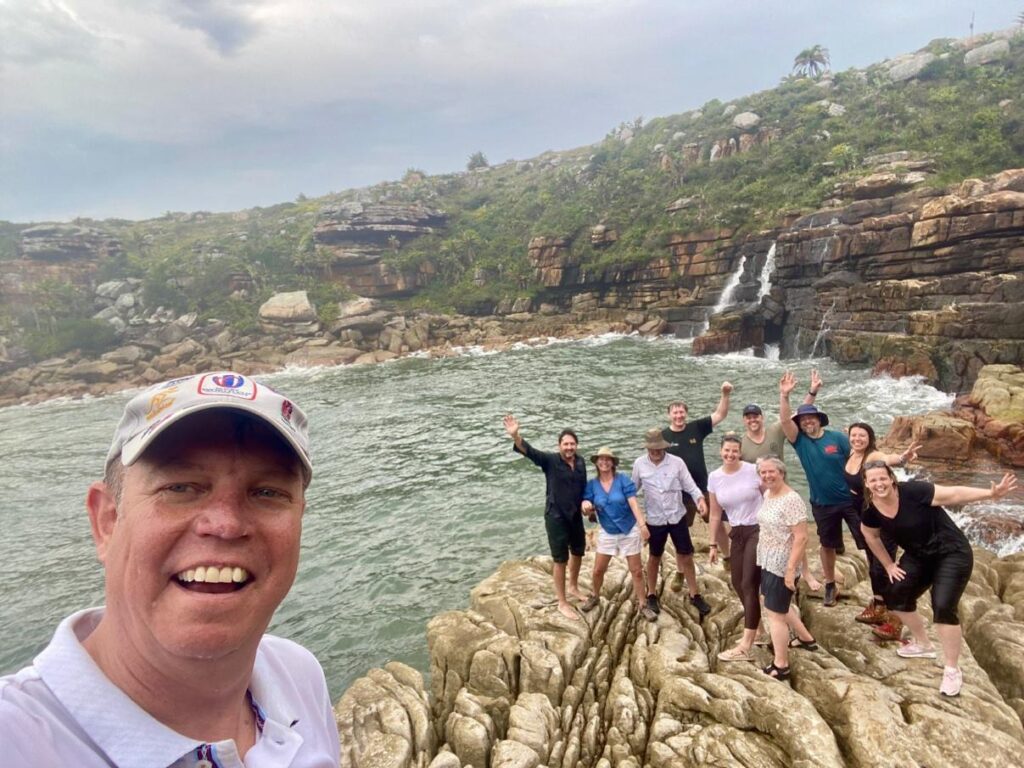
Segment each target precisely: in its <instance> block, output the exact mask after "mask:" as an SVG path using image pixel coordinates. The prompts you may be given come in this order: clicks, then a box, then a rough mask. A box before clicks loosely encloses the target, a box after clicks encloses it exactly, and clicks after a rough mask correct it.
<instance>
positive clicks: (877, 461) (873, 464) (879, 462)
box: [864, 459, 889, 469]
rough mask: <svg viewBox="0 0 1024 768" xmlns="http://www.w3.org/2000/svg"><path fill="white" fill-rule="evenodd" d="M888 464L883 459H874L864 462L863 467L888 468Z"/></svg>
mask: <svg viewBox="0 0 1024 768" xmlns="http://www.w3.org/2000/svg"><path fill="white" fill-rule="evenodd" d="M888 468H889V465H888V464H886V463H885V461H884V460H883V459H874V460H872V461H865V462H864V469H888Z"/></svg>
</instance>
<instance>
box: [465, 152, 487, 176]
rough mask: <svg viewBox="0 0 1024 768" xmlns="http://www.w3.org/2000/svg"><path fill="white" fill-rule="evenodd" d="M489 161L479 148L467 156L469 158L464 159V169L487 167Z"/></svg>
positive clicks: (473, 169)
mask: <svg viewBox="0 0 1024 768" xmlns="http://www.w3.org/2000/svg"><path fill="white" fill-rule="evenodd" d="M489 165H490V163H488V162H487V155H485V154H484V153H483V152H481V151H480V150H477V151H476V152H474V153H473V154H472V155H470V156H469V160H467V161H466V170H467V171H475V170H476V169H477V168H487V167H488V166H489Z"/></svg>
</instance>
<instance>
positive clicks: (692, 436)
mask: <svg viewBox="0 0 1024 768" xmlns="http://www.w3.org/2000/svg"><path fill="white" fill-rule="evenodd" d="M731 394H732V384H730V383H729V382H728V381H723V382H722V396H721V398H719V400H718V407H717V408H715V410H714V412H713V413H712V414H711V415H710V416H705V417H704V418H701V419H696V420H694V421H690V422H688V421H687V417H688V416H689V413H690V410H689V408H688V406H687V405H686V403H685V402H683V401H682V400H675V401H673V402H671V403H669V406H668V419H669V425H668V426H667V427H666V428H665V429H663V430H662V432H661V436H662V437H663V438H664V439H665V442H667V443H668V444H669V447H668V449H667V452H668V453H671V454H672V455H673V456H678V457H679V458H680V459H682V460H683V461H684V462H685V463H686V468H687V469H688V470H690V475H691V476H692V477H693V481H694V482H695V483H697V487H698V488H700V491H701V493H703V494H704V503H705V505H706V508H707V509H710V508H711V502H710V500H709V499H708V467H707V464H706V463H705V461H704V438H706V437H707V436H708V435H710V434H711V431H712V430H713V429H714V428H715V427H716V426H718V425H719V424H720V423H721V422H722V420H723V419H724V418H725V417H726V416H727V415H728V414H729V395H731ZM683 503H684V504H685V505H686V520H687V522H688V523H689V524H690V525H693V519H694V517H695V516H696V513H697V507H696V505H695V504H694V503H693V499H691V498H690V497H689V496H687V495H686V494H683ZM702 517H703V515H702ZM705 520H706V518H705ZM715 543H717V545H718V549H719V553H720V554H721V555H722V557H723V558H727V557H729V534H728V532H727V531H726V530H725V526H721V527H720V528H719V529H718V541H717V542H715Z"/></svg>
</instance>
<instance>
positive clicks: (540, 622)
mask: <svg viewBox="0 0 1024 768" xmlns="http://www.w3.org/2000/svg"><path fill="white" fill-rule="evenodd" d="M698 548H699V549H700V547H698ZM848 551H849V552H855V550H853V548H852V546H851V547H850V549H849V550H848ZM705 553H706V547H705V548H704V552H699V553H698V561H699V562H704V563H706V554H705ZM976 558H977V562H976V566H975V572H974V576H973V578H972V581H971V584H970V585H969V587H968V590H967V593H966V594H965V596H964V598H963V601H962V603H961V616H962V621H963V625H964V635H965V640H966V643H965V646H964V651H963V656H962V659H961V667H962V669H963V671H964V679H965V685H964V689H963V693H962V695H961V696H960V697H959V698H957V699H944V698H942V697H940V695H939V693H938V686H939V681H940V679H941V675H942V670H941V667H940V666H939V662H935V661H928V660H904V659H901V658H899V657H898V656H897V655H896V653H895V646H894V645H893V644H879V643H877V642H876V641H874V640H873V639H872V636H871V634H870V632H869V631H868V629H867V628H866V627H864V626H862V625H860V624H857V623H856V622H855V621H854V616H856V614H857V613H858V612H859V611H860V610H861V607H862V606H863V605H864V604H865V602H866V600H867V599H868V598H869V597H870V587H869V585H868V584H867V583H866V579H867V573H866V571H867V569H866V566H865V564H864V562H863V559H862V558H860V557H859V556H858V555H856V554H847V555H845V556H842V557H840V558H839V564H838V568H839V570H840V572H841V574H842V581H843V587H842V588H843V591H844V597H845V599H844V600H842V601H841V602H840V604H839V606H837V607H835V608H824V607H823V606H822V604H821V601H820V597H819V596H815V595H812V594H807V593H803V594H801V598H800V603H801V609H802V611H803V615H804V619H805V621H806V622H807V624H808V627H809V628H810V630H811V631H812V632H813V633H814V634H815V636H816V637H817V639H818V642H819V643H820V649H819V650H818V651H816V652H808V651H803V650H793V651H791V653H790V660H791V667H792V670H793V674H792V678H791V680H790V682H789V683H785V682H778V681H774V680H770V679H768V678H767V677H766V676H765V675H763V674H762V673H761V671H760V669H759V668H760V667H761V666H764V665H766V664H768V663H769V661H770V660H771V659H770V657H769V655H768V654H769V651H768V650H767V649H761V648H758V649H757V650H756V653H757V660H756V663H753V664H752V663H724V662H719V661H718V660H717V653H718V652H719V651H720V650H722V649H724V648H726V647H728V646H730V645H731V644H732V643H733V642H734V641H735V639H736V637H737V636H738V634H739V633H740V632H741V630H742V616H741V608H740V604H739V602H738V600H737V599H736V597H735V595H734V594H733V593H732V591H731V588H730V587H729V585H728V573H727V572H725V571H724V570H723V569H722V568H721V567H719V566H706V567H705V569H704V572H703V573H702V574H701V575H700V577H699V579H700V585H701V591H702V593H703V594H704V595H705V597H706V598H707V599H708V601H709V602H710V603H711V604H712V606H713V607H714V609H715V610H714V611H713V613H712V614H711V615H710V616H708V617H707V618H706V619H705V620H704V621H703V623H701V622H699V621H698V617H697V614H696V611H695V610H694V609H693V608H692V607H690V606H689V604H688V602H687V600H686V593H685V591H682V592H675V591H673V590H672V589H671V588H669V587H663V588H662V589H661V602H662V613H661V616H660V617H659V619H658V621H657V622H656V623H653V624H652V623H647V622H646V621H643V620H642V619H638V618H637V616H636V613H635V611H634V607H633V605H632V603H631V600H630V596H631V591H630V587H629V576H628V573H627V571H626V569H625V567H624V563H623V562H621V561H615V562H613V564H612V567H611V569H610V570H609V572H608V575H607V577H606V580H605V585H604V590H603V594H602V600H601V604H600V606H599V607H598V608H597V609H596V610H594V611H593V612H591V613H589V614H587V615H585V616H584V619H583V620H582V621H578V622H573V621H570V620H568V619H565V618H563V617H562V616H561V615H560V614H559V613H558V612H557V610H555V607H554V604H553V602H551V601H550V599H549V595H550V568H551V563H550V561H548V560H547V559H543V558H537V559H533V560H529V561H526V562H506V563H504V564H503V565H502V566H501V567H500V568H499V570H498V572H497V573H495V574H494V575H493V576H491V577H490V578H488V579H487V580H485V581H484V582H483V583H481V584H480V585H479V586H478V587H477V588H476V589H475V590H474V591H473V593H472V598H471V606H470V609H469V610H467V611H452V612H449V613H445V614H442V615H440V616H438V617H436V618H435V619H434V620H433V621H431V622H430V625H429V627H428V630H427V637H428V643H429V646H430V657H431V683H430V693H429V697H428V696H427V694H426V693H425V691H424V688H423V684H422V680H421V679H420V677H419V676H418V675H417V674H416V673H414V672H412V671H411V670H409V669H408V668H406V667H403V666H402V665H397V664H391V665H388V668H387V670H386V671H381V670H374V671H373V672H371V673H370V675H369V676H368V677H366V678H362V679H361V680H359V681H357V683H356V684H355V685H353V687H352V688H351V689H349V691H348V692H346V694H345V695H344V696H343V697H342V699H341V701H340V702H339V704H338V706H337V713H338V721H339V724H340V726H341V728H342V744H343V752H342V765H343V766H346V767H347V768H406V766H423V765H428V766H429V768H461V766H473V768H536V767H537V766H560V767H561V768H612V767H613V766H614V767H615V768H618V767H619V766H622V767H624V768H641V766H651V768H682V767H683V766H696V765H710V766H748V767H749V768H755V767H757V768H762V767H774V766H778V767H779V768H783V767H784V766H807V767H808V768H810V767H811V766H814V767H816V768H817V767H818V766H919V765H927V766H988V765H991V766H1001V767H1002V766H1007V765H1019V764H1020V761H1021V756H1022V755H1024V725H1022V721H1021V718H1022V716H1024V555H1014V556H1011V557H1006V558H1002V559H1000V558H996V557H995V556H993V555H991V554H990V553H987V552H981V551H979V552H977V553H976ZM671 560H672V558H668V557H667V558H665V560H664V561H663V562H665V563H668V562H671ZM590 566H591V560H590V556H588V557H587V559H586V560H585V561H584V573H587V572H588V571H589V568H590ZM662 575H663V576H664V577H668V576H669V575H670V570H669V569H668V566H667V565H666V567H665V569H664V570H663V574H662ZM584 581H586V579H584ZM663 582H664V579H663ZM669 583H671V581H669ZM923 608H924V612H925V613H926V614H927V606H923ZM382 680H383V681H384V682H382ZM428 698H429V705H428V704H427V703H426V702H427V701H428ZM428 706H429V714H428V713H427V709H428ZM403 709H404V710H405V717H404V718H403V716H402V715H403ZM425 722H427V723H429V726H427V725H424V723H425ZM427 731H432V736H431V735H427Z"/></svg>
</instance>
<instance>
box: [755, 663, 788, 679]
mask: <svg viewBox="0 0 1024 768" xmlns="http://www.w3.org/2000/svg"><path fill="white" fill-rule="evenodd" d="M761 671H762V672H764V673H765V674H766V675H768V677H771V678H774V679H775V680H789V667H776V666H775V663H774V662H772V663H771V664H769V665H768V666H767V667H765V668H764V669H762V670H761Z"/></svg>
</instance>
